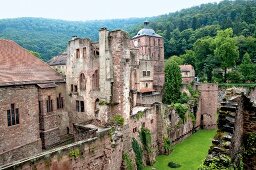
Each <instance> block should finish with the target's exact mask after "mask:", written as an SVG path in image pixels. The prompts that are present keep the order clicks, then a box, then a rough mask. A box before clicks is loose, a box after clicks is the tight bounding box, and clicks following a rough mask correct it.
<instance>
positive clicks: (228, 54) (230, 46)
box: [214, 28, 239, 82]
mask: <svg viewBox="0 0 256 170" xmlns="http://www.w3.org/2000/svg"><path fill="white" fill-rule="evenodd" d="M232 36H233V30H232V29H231V28H229V29H226V30H221V31H218V33H217V36H216V37H215V43H216V49H215V50H214V54H215V56H216V57H217V59H218V60H219V62H220V64H221V67H222V68H223V69H224V82H226V81H227V68H230V67H232V66H235V64H236V61H237V60H238V58H239V51H238V47H237V45H236V41H235V40H234V38H233V37H232Z"/></svg>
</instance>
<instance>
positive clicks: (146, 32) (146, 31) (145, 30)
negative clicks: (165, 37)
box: [133, 21, 161, 38]
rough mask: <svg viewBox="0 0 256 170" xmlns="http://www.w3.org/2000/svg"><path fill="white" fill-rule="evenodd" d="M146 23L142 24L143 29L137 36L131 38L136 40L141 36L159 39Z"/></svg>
mask: <svg viewBox="0 0 256 170" xmlns="http://www.w3.org/2000/svg"><path fill="white" fill-rule="evenodd" d="M148 24H149V22H148V21H145V22H144V28H142V29H141V30H140V31H139V32H138V33H137V35H135V36H134V37H133V38H138V37H141V36H152V37H159V38H160V37H161V36H160V35H158V34H157V33H156V32H155V31H154V30H153V29H151V28H148Z"/></svg>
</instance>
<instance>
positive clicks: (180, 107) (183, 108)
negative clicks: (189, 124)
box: [173, 103, 189, 123]
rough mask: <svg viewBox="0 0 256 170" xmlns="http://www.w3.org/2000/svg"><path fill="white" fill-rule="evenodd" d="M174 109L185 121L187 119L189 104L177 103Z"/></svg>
mask: <svg viewBox="0 0 256 170" xmlns="http://www.w3.org/2000/svg"><path fill="white" fill-rule="evenodd" d="M173 106H174V109H175V111H176V113H177V114H178V115H179V117H180V118H181V119H182V121H183V123H184V122H185V120H186V116H185V115H186V112H187V111H188V109H189V107H188V105H187V104H181V103H175V104H174V105H173Z"/></svg>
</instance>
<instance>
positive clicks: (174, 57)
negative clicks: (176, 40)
mask: <svg viewBox="0 0 256 170" xmlns="http://www.w3.org/2000/svg"><path fill="white" fill-rule="evenodd" d="M172 62H176V63H177V64H178V65H182V64H183V62H184V59H183V58H181V57H178V56H176V55H175V56H171V57H170V58H169V59H168V60H167V61H166V64H167V65H168V64H170V63H172Z"/></svg>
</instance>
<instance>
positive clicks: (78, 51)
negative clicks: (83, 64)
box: [76, 49, 80, 58]
mask: <svg viewBox="0 0 256 170" xmlns="http://www.w3.org/2000/svg"><path fill="white" fill-rule="evenodd" d="M76 58H80V50H79V49H76Z"/></svg>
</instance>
